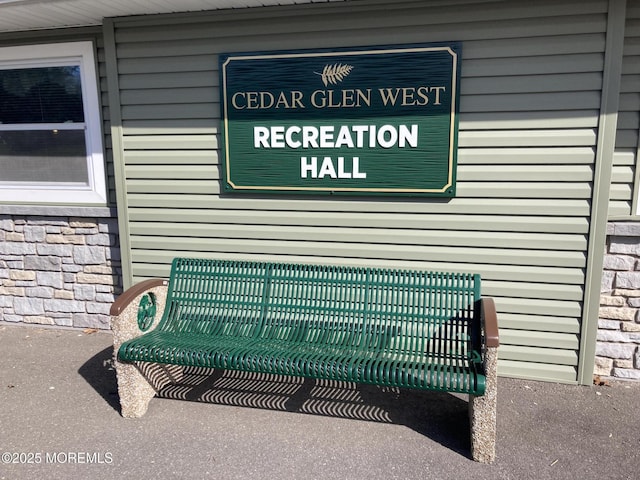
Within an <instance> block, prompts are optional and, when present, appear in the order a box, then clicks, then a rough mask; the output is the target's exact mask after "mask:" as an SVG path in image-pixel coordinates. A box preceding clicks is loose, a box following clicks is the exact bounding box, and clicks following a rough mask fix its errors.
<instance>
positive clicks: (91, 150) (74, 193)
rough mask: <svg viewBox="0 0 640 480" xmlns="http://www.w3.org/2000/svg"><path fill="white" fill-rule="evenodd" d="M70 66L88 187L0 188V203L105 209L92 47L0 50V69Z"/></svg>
mask: <svg viewBox="0 0 640 480" xmlns="http://www.w3.org/2000/svg"><path fill="white" fill-rule="evenodd" d="M70 64H73V65H77V64H79V65H80V82H81V87H82V102H83V108H84V115H85V125H84V126H85V128H84V131H85V142H86V146H87V172H88V177H89V178H88V185H81V186H78V185H65V184H59V185H52V184H43V185H38V184H33V185H31V184H20V185H2V184H0V202H3V203H17V204H27V203H28V204H42V205H51V204H56V205H78V204H82V205H105V204H106V203H107V193H106V180H105V167H104V154H103V148H102V129H101V125H100V122H101V116H100V102H99V98H98V79H97V75H96V67H95V60H94V53H93V43H92V42H67V43H50V44H43V45H29V46H18V47H1V48H0V68H2V69H9V68H18V67H23V68H24V67H29V66H31V67H34V68H36V67H43V66H61V65H70ZM41 127H43V125H38V126H37V127H35V128H33V129H39V128H41ZM76 127H78V125H76ZM20 128H22V127H20ZM25 128H27V126H25ZM12 129H13V130H16V129H19V128H12Z"/></svg>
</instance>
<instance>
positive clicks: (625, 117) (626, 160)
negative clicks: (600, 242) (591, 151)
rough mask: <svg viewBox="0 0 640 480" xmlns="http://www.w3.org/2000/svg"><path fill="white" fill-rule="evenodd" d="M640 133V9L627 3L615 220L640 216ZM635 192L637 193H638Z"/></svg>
mask: <svg viewBox="0 0 640 480" xmlns="http://www.w3.org/2000/svg"><path fill="white" fill-rule="evenodd" d="M639 131H640V5H639V4H638V3H637V2H632V1H629V2H627V18H626V24H625V37H624V50H623V58H622V78H621V84H620V108H619V114H618V127H617V132H616V146H615V152H614V155H613V172H612V173H613V176H612V179H611V191H610V200H609V217H610V218H612V219H620V218H627V219H629V218H630V217H631V216H636V215H637V212H638V206H637V202H638V199H637V197H638V184H637V182H638V180H637V178H636V177H637V162H638V147H639V144H638V132H639ZM634 188H635V193H634Z"/></svg>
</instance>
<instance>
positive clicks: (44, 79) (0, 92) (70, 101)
mask: <svg viewBox="0 0 640 480" xmlns="http://www.w3.org/2000/svg"><path fill="white" fill-rule="evenodd" d="M67 122H84V114H83V109H82V88H81V86H80V67H79V66H64V67H44V68H19V69H10V70H0V123H4V124H8V123H67Z"/></svg>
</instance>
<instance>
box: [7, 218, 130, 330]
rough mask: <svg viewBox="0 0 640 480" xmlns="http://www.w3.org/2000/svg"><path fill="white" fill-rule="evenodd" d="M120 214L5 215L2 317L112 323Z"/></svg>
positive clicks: (49, 322)
mask: <svg viewBox="0 0 640 480" xmlns="http://www.w3.org/2000/svg"><path fill="white" fill-rule="evenodd" d="M117 232H118V228H117V220H116V219H113V218H104V219H103V218H74V217H32V216H19V215H0V321H4V322H25V323H37V324H45V325H60V326H69V327H80V328H87V327H89V328H102V329H108V328H109V308H110V307H111V303H112V302H113V300H114V298H115V296H117V295H118V294H119V293H120V292H121V291H122V287H121V267H120V250H119V248H118V238H117Z"/></svg>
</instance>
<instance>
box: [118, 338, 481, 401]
mask: <svg viewBox="0 0 640 480" xmlns="http://www.w3.org/2000/svg"><path fill="white" fill-rule="evenodd" d="M119 359H120V360H121V361H128V362H134V361H141V362H154V363H168V364H177V365H182V366H191V367H209V368H222V369H228V370H241V371H251V372H256V373H271V374H279V375H292V376H299V377H308V378H317V379H325V380H338V381H351V382H357V383H367V384H373V385H383V386H389V387H404V388H417V389H429V390H442V391H448V392H458V393H472V394H475V395H482V394H483V393H484V389H485V376H484V374H482V373H481V371H482V370H481V368H480V366H479V364H478V362H473V361H469V360H468V359H466V358H458V359H446V358H443V359H434V358H429V357H428V356H426V355H417V354H406V353H401V352H394V351H393V350H386V351H368V350H363V349H355V348H349V347H339V346H332V345H330V344H328V345H317V344H307V343H292V342H290V341H288V340H274V339H265V338H257V339H256V338H251V337H232V336H226V337H221V336H220V337H213V338H212V337H209V336H205V335H201V334H175V333H171V332H151V333H149V334H147V335H144V336H142V337H139V338H138V339H136V340H132V341H129V342H127V343H125V344H124V345H123V346H122V347H120V350H119Z"/></svg>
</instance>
